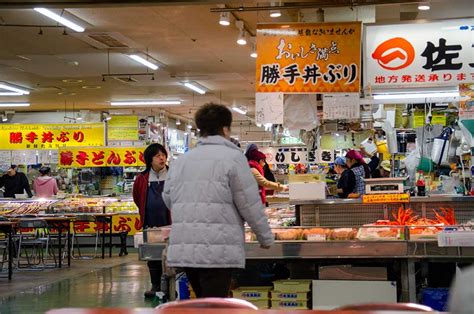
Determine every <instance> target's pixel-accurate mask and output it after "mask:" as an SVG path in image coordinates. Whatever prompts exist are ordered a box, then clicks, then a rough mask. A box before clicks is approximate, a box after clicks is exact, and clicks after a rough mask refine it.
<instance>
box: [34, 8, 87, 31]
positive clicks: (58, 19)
mask: <svg viewBox="0 0 474 314" xmlns="http://www.w3.org/2000/svg"><path fill="white" fill-rule="evenodd" d="M34 10H35V11H36V12H38V13H41V14H43V15H45V16H47V17H49V18H50V19H53V20H55V21H56V22H58V23H59V24H62V25H64V26H66V27H68V28H70V29H72V30H74V31H76V32H78V33H82V32H84V31H85V30H86V29H85V28H84V27H82V26H80V25H77V24H76V23H73V22H71V21H69V20H68V19H65V18H64V17H62V16H60V15H58V14H56V13H54V12H53V11H50V10H48V9H45V8H34Z"/></svg>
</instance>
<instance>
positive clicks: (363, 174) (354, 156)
mask: <svg viewBox="0 0 474 314" xmlns="http://www.w3.org/2000/svg"><path fill="white" fill-rule="evenodd" d="M345 157H346V165H347V167H348V168H349V169H350V170H351V171H352V172H353V173H354V175H355V180H356V184H355V187H354V191H353V192H352V193H353V195H351V197H360V196H361V195H362V194H365V182H364V179H367V178H370V169H369V166H367V164H366V163H365V160H364V158H363V157H362V155H361V154H360V153H359V152H358V151H356V150H350V151H348V152H347V154H346V156H345Z"/></svg>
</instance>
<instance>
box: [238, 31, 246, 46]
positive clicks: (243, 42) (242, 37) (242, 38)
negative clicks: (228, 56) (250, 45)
mask: <svg viewBox="0 0 474 314" xmlns="http://www.w3.org/2000/svg"><path fill="white" fill-rule="evenodd" d="M237 44H239V45H241V46H245V45H246V44H247V32H246V31H244V30H242V31H240V32H239V37H237Z"/></svg>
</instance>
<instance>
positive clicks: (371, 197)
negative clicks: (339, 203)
mask: <svg viewBox="0 0 474 314" xmlns="http://www.w3.org/2000/svg"><path fill="white" fill-rule="evenodd" d="M409 202H410V194H408V193H403V194H365V195H362V203H363V204H381V203H409Z"/></svg>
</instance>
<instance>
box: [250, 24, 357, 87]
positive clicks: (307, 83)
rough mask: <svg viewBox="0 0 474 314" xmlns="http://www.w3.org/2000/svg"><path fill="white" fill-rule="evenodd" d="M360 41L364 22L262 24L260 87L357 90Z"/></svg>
mask: <svg viewBox="0 0 474 314" xmlns="http://www.w3.org/2000/svg"><path fill="white" fill-rule="evenodd" d="M360 41H361V23H360V22H348V23H317V24H313V23H285V24H259V25H257V55H258V57H257V66H256V71H257V75H256V92H257V93H273V92H283V93H350V92H354V93H355V92H359V87H360V72H361V70H360V58H361V56H360V49H361V47H360V44H361V43H360Z"/></svg>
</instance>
